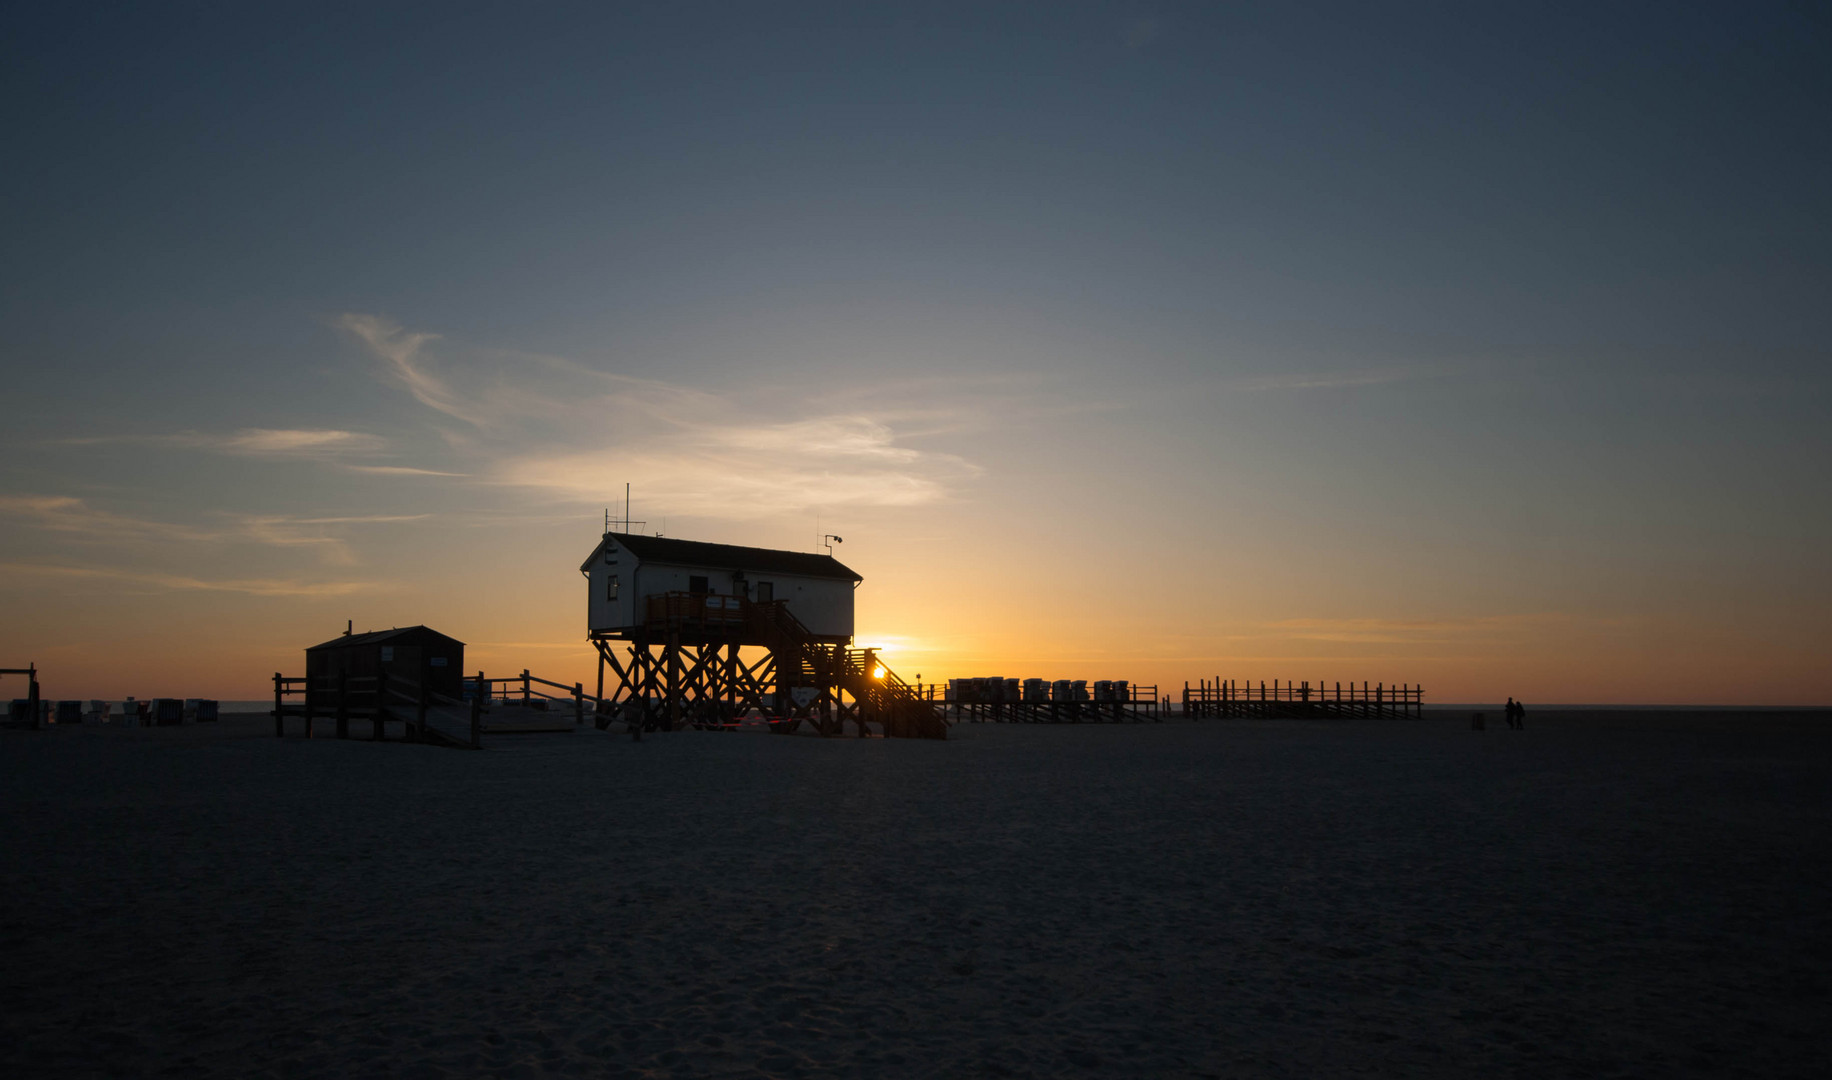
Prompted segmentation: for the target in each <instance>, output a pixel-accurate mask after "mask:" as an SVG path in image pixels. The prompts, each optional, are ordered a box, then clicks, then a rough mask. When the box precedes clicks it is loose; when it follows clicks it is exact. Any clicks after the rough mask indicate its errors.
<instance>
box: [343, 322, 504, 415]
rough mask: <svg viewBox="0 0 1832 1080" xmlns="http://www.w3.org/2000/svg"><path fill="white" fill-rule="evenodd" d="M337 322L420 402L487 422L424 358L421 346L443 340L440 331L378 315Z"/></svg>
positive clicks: (441, 410)
mask: <svg viewBox="0 0 1832 1080" xmlns="http://www.w3.org/2000/svg"><path fill="white" fill-rule="evenodd" d="M336 325H337V326H338V327H340V328H342V329H343V330H346V331H348V332H349V333H351V334H353V335H355V336H356V337H357V339H358V340H360V341H361V342H362V343H363V344H364V345H365V346H367V347H368V349H369V351H370V352H371V353H373V354H374V355H375V356H376V357H378V358H379V359H380V360H381V361H382V363H383V366H384V369H385V370H386V372H387V374H388V375H389V376H390V377H391V378H393V380H394V381H395V382H397V383H399V384H400V385H401V386H404V387H406V388H407V392H408V393H410V394H412V395H413V396H414V399H415V400H417V401H418V402H419V403H420V404H422V405H425V406H427V407H428V408H432V409H437V410H438V411H440V412H442V413H444V414H446V415H447V416H450V417H453V418H455V419H458V420H463V421H465V422H466V423H470V424H476V425H478V426H480V427H481V426H483V425H484V419H483V414H481V413H480V412H478V411H475V410H473V409H471V408H470V407H468V405H467V404H466V403H465V402H464V400H463V399H462V398H460V397H459V395H458V394H457V393H455V392H454V391H453V390H452V388H451V387H450V386H448V385H447V384H446V382H445V380H444V379H443V378H441V377H440V376H439V375H438V374H437V373H436V372H434V371H433V367H432V365H431V363H429V362H428V361H426V360H424V359H422V358H421V356H420V351H421V349H423V348H424V347H425V346H426V344H427V343H428V342H431V341H437V340H439V335H438V334H427V333H409V332H407V331H405V330H403V329H401V327H400V326H399V325H397V324H396V323H393V322H390V321H389V320H387V319H383V318H380V317H379V316H375V315H358V314H346V315H343V316H341V317H339V318H338V319H337V320H336Z"/></svg>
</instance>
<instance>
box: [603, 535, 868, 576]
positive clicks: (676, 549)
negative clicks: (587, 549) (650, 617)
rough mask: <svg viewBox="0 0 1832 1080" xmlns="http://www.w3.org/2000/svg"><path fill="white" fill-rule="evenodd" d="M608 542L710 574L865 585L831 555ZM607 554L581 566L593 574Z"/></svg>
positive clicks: (668, 541)
mask: <svg viewBox="0 0 1832 1080" xmlns="http://www.w3.org/2000/svg"><path fill="white" fill-rule="evenodd" d="M604 539H605V540H615V541H617V543H618V544H619V545H620V546H622V547H625V548H628V549H629V551H630V553H631V554H632V555H635V556H636V557H637V558H638V559H641V560H643V561H644V562H658V563H674V564H675V565H677V566H703V567H705V568H707V569H708V570H743V571H744V572H746V573H751V572H759V573H765V574H795V575H798V576H800V577H818V578H834V579H837V580H839V581H864V580H865V579H864V578H863V577H860V576H859V575H858V573H856V572H855V571H853V570H852V569H851V568H849V567H847V566H846V565H845V564H843V563H841V562H840V560H838V559H836V558H834V557H833V556H831V555H826V554H821V555H816V554H813V553H811V552H806V551H778V550H776V549H775V548H756V547H742V546H740V545H738V544H707V543H702V542H701V541H698V540H676V539H675V538H673V537H671V536H643V535H641V534H639V533H619V532H614V533H605V534H604ZM603 551H604V540H600V541H599V542H598V546H597V547H595V548H593V549H592V553H591V554H590V555H588V556H586V558H585V562H583V563H581V564H580V565H579V569H580V570H590V569H591V567H592V563H593V562H594V561H595V560H596V559H597V558H598V556H599V554H600V553H601V552H603Z"/></svg>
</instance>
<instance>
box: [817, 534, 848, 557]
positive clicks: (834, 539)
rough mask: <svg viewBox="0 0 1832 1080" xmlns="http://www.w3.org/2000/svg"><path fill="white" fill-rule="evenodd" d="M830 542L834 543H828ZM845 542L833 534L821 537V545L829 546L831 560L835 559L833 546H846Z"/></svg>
mask: <svg viewBox="0 0 1832 1080" xmlns="http://www.w3.org/2000/svg"><path fill="white" fill-rule="evenodd" d="M828 541H832V543H828ZM845 542H846V541H844V540H842V539H840V538H839V537H837V536H835V535H833V534H832V533H825V534H823V535H822V536H821V543H823V544H826V545H827V557H828V558H829V559H831V558H833V545H834V544H844V543H845Z"/></svg>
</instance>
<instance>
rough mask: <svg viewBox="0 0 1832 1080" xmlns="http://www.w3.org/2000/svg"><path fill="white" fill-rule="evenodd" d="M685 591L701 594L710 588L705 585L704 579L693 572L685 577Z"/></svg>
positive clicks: (696, 594)
mask: <svg viewBox="0 0 1832 1080" xmlns="http://www.w3.org/2000/svg"><path fill="white" fill-rule="evenodd" d="M687 591H688V592H690V593H693V594H694V595H695V596H703V595H705V594H706V593H708V592H710V591H711V590H710V589H708V588H707V587H706V579H705V578H704V577H701V576H700V575H698V574H695V575H694V576H692V577H690V578H688V579H687Z"/></svg>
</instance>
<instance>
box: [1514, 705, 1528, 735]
mask: <svg viewBox="0 0 1832 1080" xmlns="http://www.w3.org/2000/svg"><path fill="white" fill-rule="evenodd" d="M1514 730H1515V731H1525V730H1527V707H1526V706H1525V705H1522V704H1521V703H1520V702H1518V701H1516V702H1515V703H1514Z"/></svg>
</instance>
